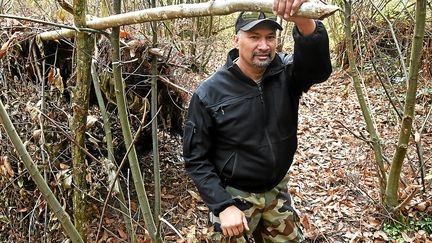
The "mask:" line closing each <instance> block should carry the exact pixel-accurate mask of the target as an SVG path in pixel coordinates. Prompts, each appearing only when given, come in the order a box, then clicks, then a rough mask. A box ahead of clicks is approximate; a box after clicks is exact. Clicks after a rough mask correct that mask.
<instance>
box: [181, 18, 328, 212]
mask: <svg viewBox="0 0 432 243" xmlns="http://www.w3.org/2000/svg"><path fill="white" fill-rule="evenodd" d="M293 36H294V41H295V44H294V55H286V54H278V55H276V57H275V58H274V60H273V61H272V62H271V64H270V65H269V66H268V67H267V70H266V71H265V73H264V75H263V78H262V82H261V84H259V85H258V84H257V83H256V82H254V81H253V80H251V79H250V78H248V77H247V76H245V75H244V74H243V73H242V72H241V70H240V69H239V67H238V66H237V65H236V64H235V63H234V62H233V60H235V58H237V57H238V51H237V49H233V50H232V51H230V53H229V55H228V60H227V62H226V64H225V65H224V66H223V67H222V68H220V69H219V70H218V71H217V72H216V73H214V74H213V75H212V76H211V77H209V78H208V79H207V80H205V81H204V82H203V83H202V84H201V85H200V86H199V87H198V89H197V90H196V91H195V93H194V95H193V97H192V99H191V102H190V105H189V112H188V117H187V121H186V124H185V130H184V136H183V156H184V159H185V167H186V171H187V173H188V174H189V176H190V177H191V178H192V179H193V181H194V182H195V184H196V186H197V188H198V191H199V193H200V195H201V196H202V198H203V200H204V202H205V203H206V204H207V205H208V207H209V209H210V210H211V211H212V212H213V213H214V214H215V215H219V212H221V211H222V210H224V209H225V208H226V207H227V206H229V205H232V204H233V203H234V201H233V200H232V199H231V196H230V195H229V194H228V193H227V192H226V191H225V189H224V188H225V187H226V186H232V187H235V188H237V189H240V190H244V191H248V192H265V191H268V190H270V189H271V188H273V187H274V186H276V185H277V184H278V183H279V182H280V181H281V180H282V178H283V177H284V176H285V175H286V173H287V171H288V169H289V167H290V165H291V163H292V161H293V156H294V153H295V151H296V148H297V118H298V106H299V99H300V96H301V94H302V92H306V91H307V90H308V89H309V87H310V86H311V85H313V84H315V83H319V82H323V81H325V80H326V79H327V78H328V77H329V75H330V73H331V63H330V54H329V44H328V36H327V32H326V30H325V28H324V26H323V24H322V23H321V22H317V28H316V29H315V32H314V33H312V34H311V35H309V36H307V37H303V36H301V34H300V33H299V32H298V30H297V28H294V31H293Z"/></svg>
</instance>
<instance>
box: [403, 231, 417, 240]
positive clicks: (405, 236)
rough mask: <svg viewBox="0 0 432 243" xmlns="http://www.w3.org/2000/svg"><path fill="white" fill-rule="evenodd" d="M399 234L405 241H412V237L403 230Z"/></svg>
mask: <svg viewBox="0 0 432 243" xmlns="http://www.w3.org/2000/svg"><path fill="white" fill-rule="evenodd" d="M401 235H402V238H403V239H404V240H405V241H406V242H414V238H410V237H409V236H408V235H407V234H406V233H405V232H401Z"/></svg>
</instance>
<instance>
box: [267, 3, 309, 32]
mask: <svg viewBox="0 0 432 243" xmlns="http://www.w3.org/2000/svg"><path fill="white" fill-rule="evenodd" d="M308 1H309V0H274V2H273V8H272V9H273V12H274V13H275V14H276V15H278V16H280V17H281V18H283V19H284V20H286V21H292V22H294V23H295V24H296V25H297V27H298V29H299V31H300V33H301V34H302V35H304V36H307V35H310V34H311V33H313V32H314V30H315V27H316V26H315V21H314V20H312V19H306V18H302V17H297V16H294V15H295V14H296V13H297V12H298V10H299V9H300V6H301V5H302V4H303V3H305V2H308Z"/></svg>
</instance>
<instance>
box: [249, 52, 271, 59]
mask: <svg viewBox="0 0 432 243" xmlns="http://www.w3.org/2000/svg"><path fill="white" fill-rule="evenodd" d="M253 57H254V58H255V57H256V58H257V59H258V60H261V61H265V60H268V59H269V58H271V53H256V52H254V53H253Z"/></svg>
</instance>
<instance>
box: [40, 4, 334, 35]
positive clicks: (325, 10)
mask: <svg viewBox="0 0 432 243" xmlns="http://www.w3.org/2000/svg"><path fill="white" fill-rule="evenodd" d="M272 4H273V0H229V1H227V0H222V1H221V0H214V1H209V2H205V3H195V4H179V5H170V6H164V7H157V8H150V9H145V10H141V11H134V12H128V13H124V14H117V15H112V16H109V17H104V18H95V19H92V20H90V21H88V22H87V27H88V28H92V29H96V30H103V29H107V28H112V27H118V26H123V25H131V24H138V23H144V22H150V21H160V20H168V19H177V18H190V17H202V16H211V15H213V16H214V15H227V14H231V13H234V12H238V11H264V12H271V11H272V10H271V8H272ZM337 10H339V7H337V6H334V5H327V4H323V3H320V2H306V3H303V5H302V6H301V8H300V9H299V11H298V12H297V16H301V17H306V18H310V19H323V18H325V17H328V16H330V15H331V14H333V13H334V12H336V11H337ZM74 35H75V31H74V30H70V29H61V30H54V31H48V32H43V33H41V34H39V36H40V38H41V39H42V40H56V39H61V38H70V37H73V36H74Z"/></svg>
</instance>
